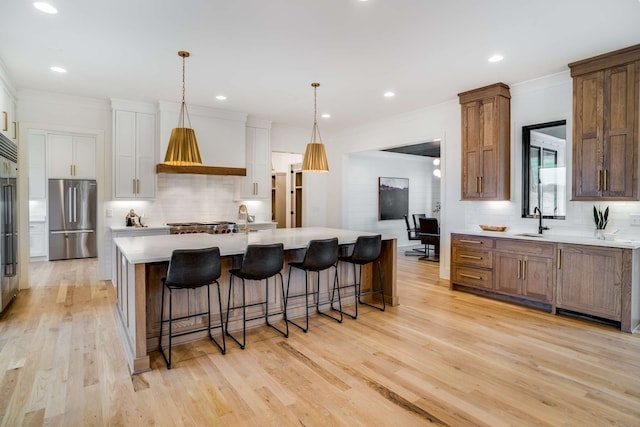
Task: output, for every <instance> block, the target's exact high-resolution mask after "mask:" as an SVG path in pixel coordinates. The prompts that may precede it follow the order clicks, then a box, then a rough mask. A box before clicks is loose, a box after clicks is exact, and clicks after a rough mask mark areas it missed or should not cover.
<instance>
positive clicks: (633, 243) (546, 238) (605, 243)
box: [453, 230, 640, 249]
mask: <svg viewBox="0 0 640 427" xmlns="http://www.w3.org/2000/svg"><path fill="white" fill-rule="evenodd" d="M453 233H454V234H468V235H472V236H486V237H500V238H506V239H522V240H531V241H536V242H550V243H570V244H574V245H590V246H601V247H606V248H620V249H638V248H640V240H623V239H619V240H616V239H614V240H601V239H596V238H595V237H590V236H578V235H564V234H553V233H550V232H545V233H543V234H542V235H539V234H536V233H521V232H515V231H508V230H507V231H482V230H456V231H453Z"/></svg>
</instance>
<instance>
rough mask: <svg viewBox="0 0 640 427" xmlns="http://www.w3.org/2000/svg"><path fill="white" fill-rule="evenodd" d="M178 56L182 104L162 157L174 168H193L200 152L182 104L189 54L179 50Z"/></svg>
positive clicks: (199, 159) (198, 161) (184, 106)
mask: <svg viewBox="0 0 640 427" xmlns="http://www.w3.org/2000/svg"><path fill="white" fill-rule="evenodd" d="M178 56H180V57H181V58H182V104H181V105H180V115H179V117H178V127H176V128H175V129H173V130H172V131H171V136H170V137H169V147H167V154H166V155H165V156H164V163H165V164H168V165H174V166H193V165H201V164H202V159H201V158H200V150H198V141H197V140H196V133H195V132H194V131H193V129H191V119H190V118H189V111H188V110H187V104H186V103H185V102H184V89H185V85H184V63H185V59H186V58H188V57H189V52H185V51H183V50H181V51H180V52H178ZM185 115H186V116H187V122H188V123H189V127H185V125H184V116H185Z"/></svg>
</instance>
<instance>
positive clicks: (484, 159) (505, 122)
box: [458, 83, 511, 200]
mask: <svg viewBox="0 0 640 427" xmlns="http://www.w3.org/2000/svg"><path fill="white" fill-rule="evenodd" d="M458 97H459V99H460V105H461V114H462V117H461V118H462V191H461V198H462V200H509V198H510V196H511V186H510V120H511V118H510V99H511V95H510V92H509V86H507V85H505V84H504V83H496V84H494V85H491V86H486V87H483V88H480V89H474V90H471V91H467V92H463V93H460V94H458Z"/></svg>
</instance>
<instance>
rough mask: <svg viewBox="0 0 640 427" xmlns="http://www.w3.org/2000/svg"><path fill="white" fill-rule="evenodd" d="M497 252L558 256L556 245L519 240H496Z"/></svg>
mask: <svg viewBox="0 0 640 427" xmlns="http://www.w3.org/2000/svg"><path fill="white" fill-rule="evenodd" d="M496 250H500V251H507V252H517V253H519V254H521V255H536V256H541V257H547V258H553V257H555V255H556V245H555V243H550V242H534V241H531V240H519V239H496Z"/></svg>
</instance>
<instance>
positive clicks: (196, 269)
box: [159, 247, 227, 369]
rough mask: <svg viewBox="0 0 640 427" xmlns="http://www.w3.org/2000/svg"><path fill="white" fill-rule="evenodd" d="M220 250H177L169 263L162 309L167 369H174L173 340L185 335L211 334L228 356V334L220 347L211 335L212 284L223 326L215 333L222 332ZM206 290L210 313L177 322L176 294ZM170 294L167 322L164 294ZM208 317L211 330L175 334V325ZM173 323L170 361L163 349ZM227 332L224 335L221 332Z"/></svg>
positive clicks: (161, 319)
mask: <svg viewBox="0 0 640 427" xmlns="http://www.w3.org/2000/svg"><path fill="white" fill-rule="evenodd" d="M220 274H221V269H220V249H219V248H217V247H213V248H204V249H176V250H174V251H173V252H172V253H171V259H170V260H169V268H168V269H167V277H163V278H162V303H161V304H162V306H161V308H160V342H159V345H160V353H162V357H163V358H164V361H165V363H166V364H167V369H171V344H172V342H171V341H172V339H173V338H175V337H179V336H182V335H188V334H193V333H196V332H202V331H207V333H208V335H209V339H210V340H211V341H212V342H213V343H214V344H215V345H216V347H218V349H219V350H220V352H221V353H222V354H225V352H226V349H227V347H226V343H225V339H224V333H221V335H222V344H220V343H219V342H218V341H216V339H215V338H214V337H213V335H211V329H212V328H211V291H210V287H211V285H212V284H215V285H216V288H217V290H218V310H219V312H220V325H218V326H214V327H213V329H217V328H220V329H222V322H223V318H222V301H221V298H220V283H218V278H220ZM202 286H206V287H207V311H206V312H202V313H196V314H189V315H187V316H182V317H176V318H173V291H177V290H183V289H184V290H187V292H188V291H189V289H197V288H201V287H202ZM165 289H168V290H169V319H165V318H164V292H165ZM204 314H206V315H207V326H206V327H204V328H199V329H196V330H191V331H187V332H181V333H178V334H174V333H173V321H174V320H183V319H188V318H191V317H197V316H202V315H204ZM164 323H169V357H168V358H167V356H166V355H165V353H164V349H163V348H162V325H163V324H164ZM221 332H223V331H221Z"/></svg>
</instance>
